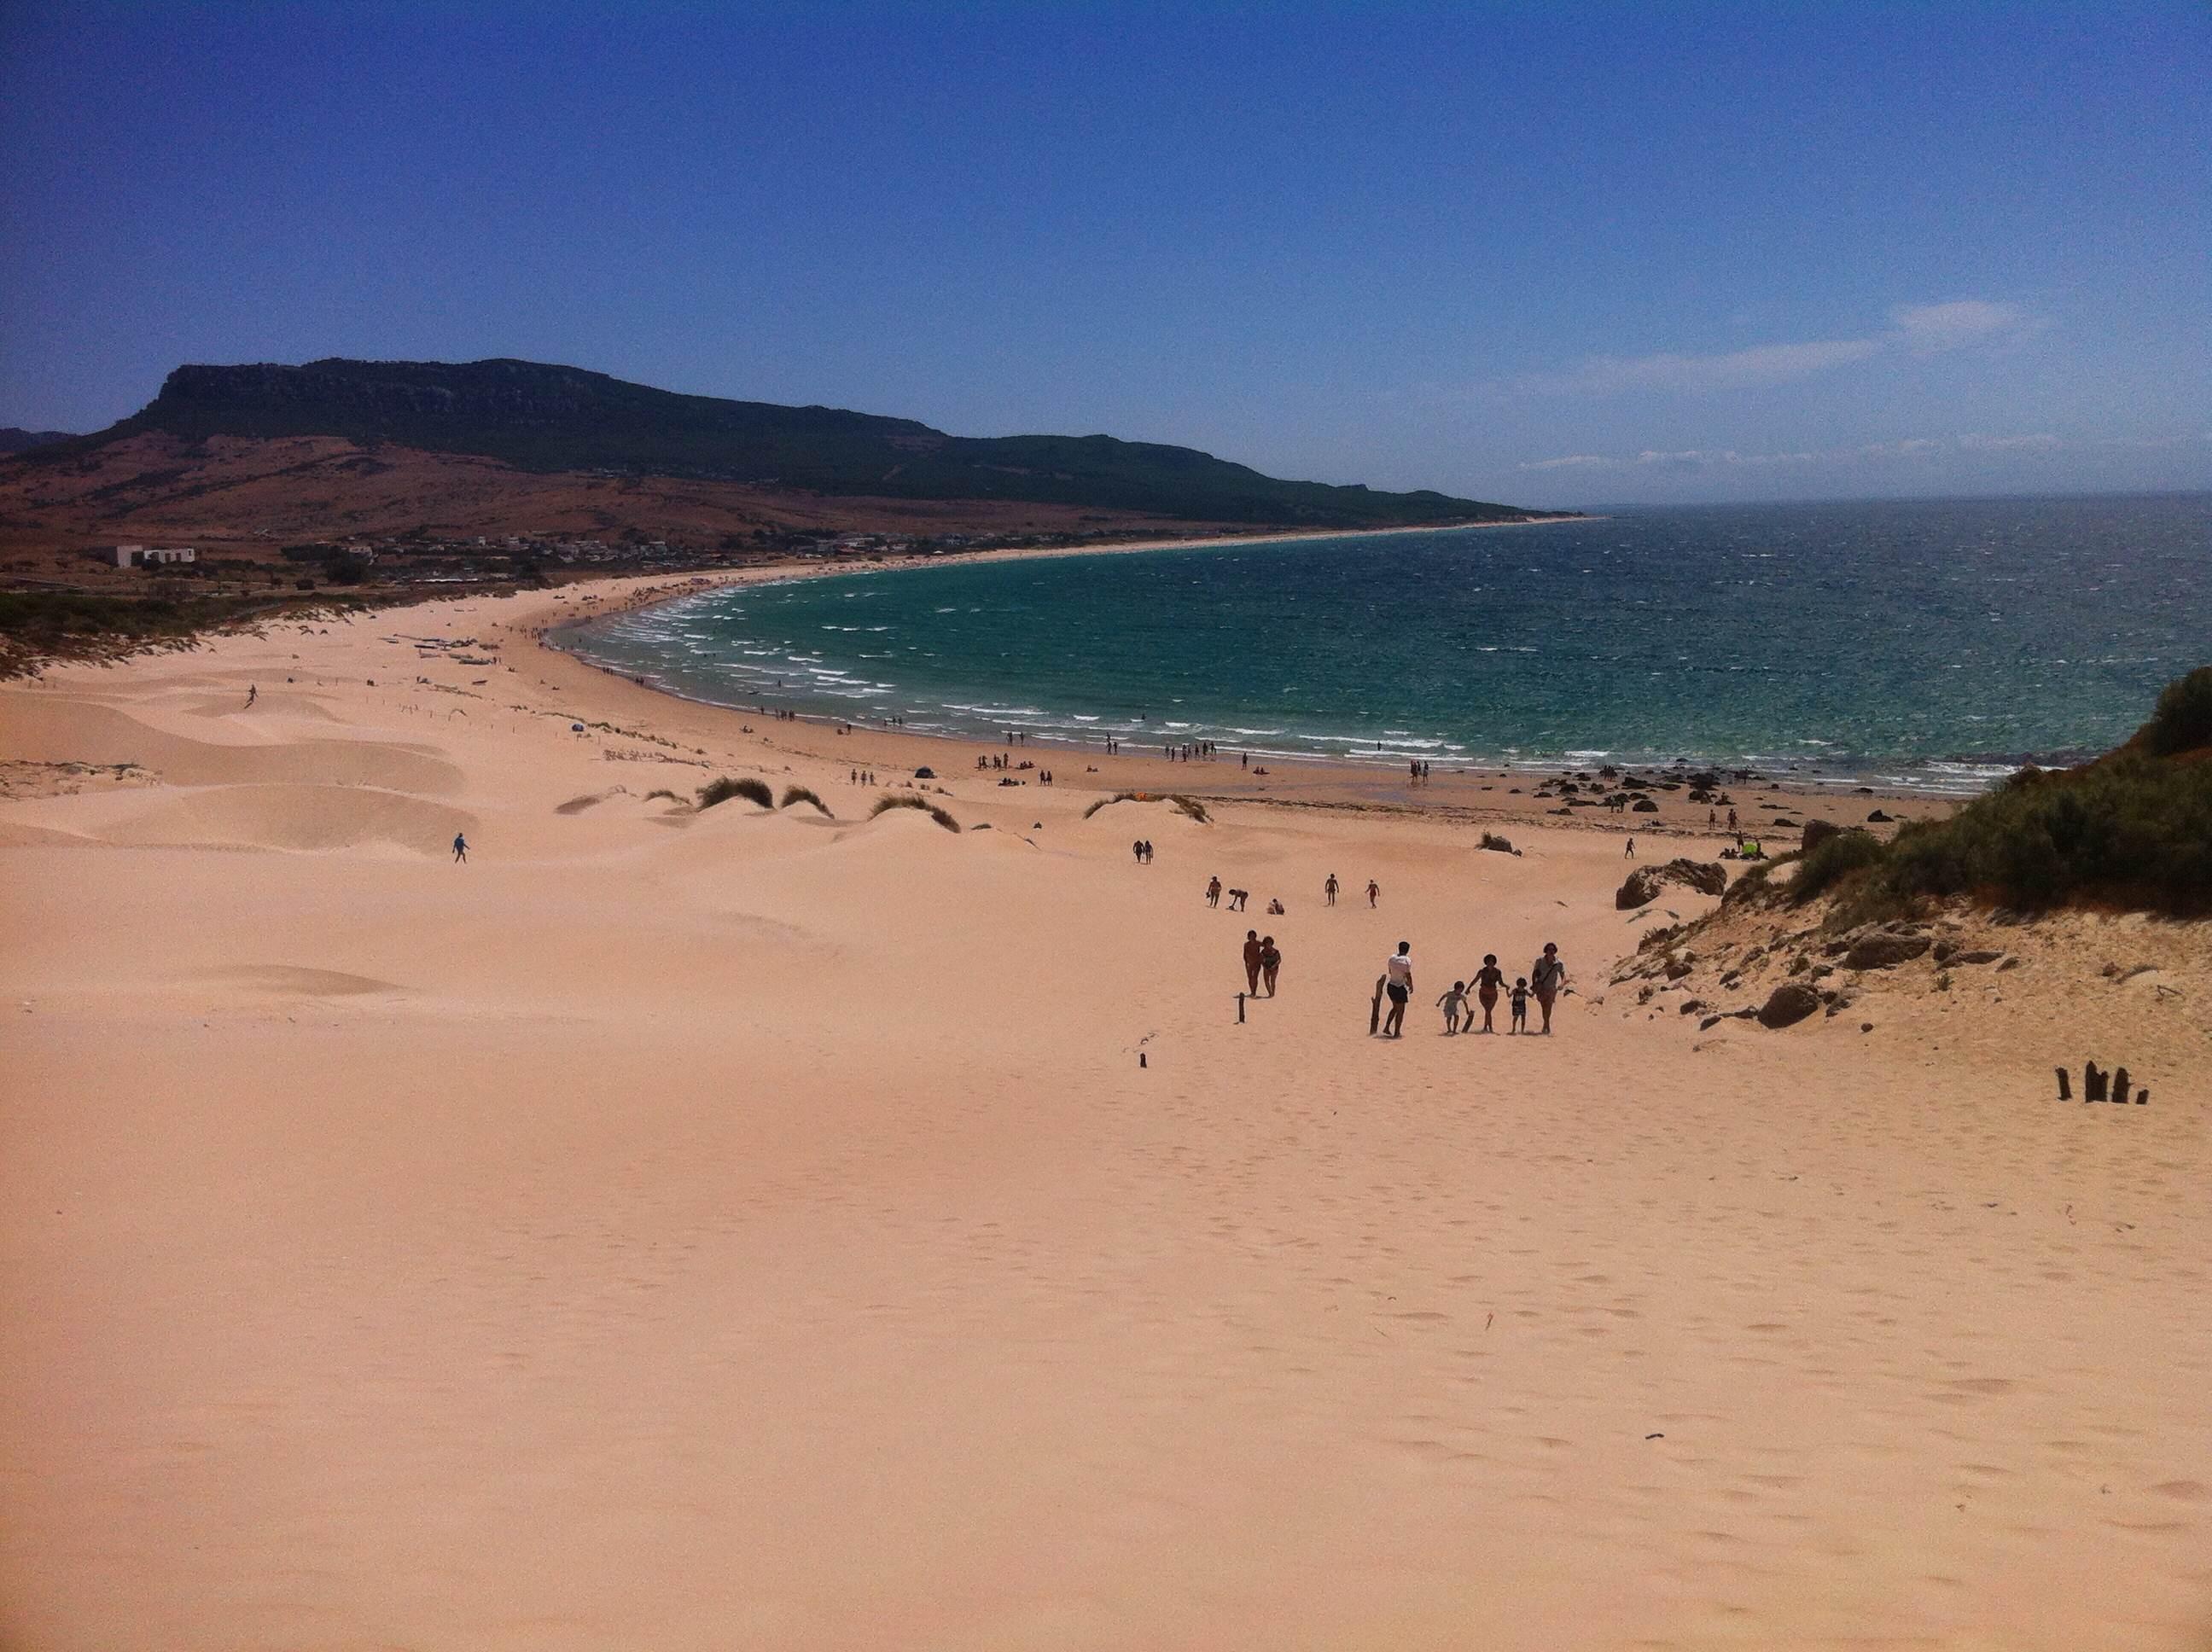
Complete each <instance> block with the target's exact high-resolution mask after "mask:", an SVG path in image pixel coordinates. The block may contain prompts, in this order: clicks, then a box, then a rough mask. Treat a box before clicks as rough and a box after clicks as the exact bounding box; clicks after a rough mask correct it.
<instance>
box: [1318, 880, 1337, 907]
mask: <svg viewBox="0 0 2212 1652" xmlns="http://www.w3.org/2000/svg"><path fill="white" fill-rule="evenodd" d="M1336 888H1337V884H1336V874H1335V873H1334V872H1331V873H1329V875H1328V882H1327V883H1326V884H1322V886H1321V892H1322V894H1323V895H1325V896H1328V903H1329V905H1331V906H1334V905H1335V904H1336Z"/></svg>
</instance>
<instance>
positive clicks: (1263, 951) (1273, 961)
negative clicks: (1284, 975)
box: [1260, 935, 1283, 998]
mask: <svg viewBox="0 0 2212 1652" xmlns="http://www.w3.org/2000/svg"><path fill="white" fill-rule="evenodd" d="M1282 968H1283V955H1282V952H1281V951H1280V950H1279V948H1278V947H1277V946H1276V945H1275V938H1274V937H1273V935H1262V936H1261V938H1260V978H1261V980H1262V981H1265V982H1267V996H1268V997H1269V998H1273V997H1274V995H1275V977H1276V975H1279V973H1281V970H1282Z"/></svg>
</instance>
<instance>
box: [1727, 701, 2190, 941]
mask: <svg viewBox="0 0 2212 1652" xmlns="http://www.w3.org/2000/svg"><path fill="white" fill-rule="evenodd" d="M2208 746H2212V666H2205V667H2199V668H2198V669H2197V670H2196V671H2191V672H2190V673H2189V675H2188V676H2186V677H2182V678H2180V679H2179V680H2178V681H2176V682H2174V683H2170V684H2168V685H2167V687H2166V691H2165V692H2164V693H2162V694H2161V695H2159V699H2158V708H2157V710H2156V711H2155V712H2154V714H2152V717H2151V719H2150V720H2149V721H2148V722H2147V723H2145V724H2144V725H2143V726H2142V729H2141V730H2140V731H2139V732H2137V733H2136V736H2135V738H2132V739H2130V741H2129V742H2128V743H2127V744H2126V745H2124V747H2122V748H2121V749H2120V750H2118V751H2116V752H2114V753H2112V755H2111V756H2106V757H2101V758H2100V759H2098V760H2097V761H2096V762H2092V763H2087V764H2084V765H2083V766H2082V767H2081V768H2066V769H2040V768H2023V769H2021V771H2020V772H2019V773H2018V774H2015V775H2014V776H2013V777H2012V778H2011V779H2010V780H2007V781H2006V782H2005V783H2004V784H2003V785H2002V786H2001V787H1998V788H1997V789H1996V790H1995V791H1993V792H1990V793H1986V794H1985V795H1984V796H1982V797H1978V798H1976V799H1974V800H1973V801H1972V803H1969V804H1968V805H1966V807H1964V808H1963V809H1961V810H1960V811H1959V812H1958V813H1957V814H1955V815H1953V816H1952V817H1950V818H1949V819H1948V820H1927V821H1918V822H1915V823H1913V824H1911V825H1909V826H1907V827H1905V828H1904V829H1902V830H1901V831H1899V833H1898V835H1897V836H1896V838H1895V839H1894V840H1893V841H1891V842H1890V843H1888V844H1886V845H1885V844H1883V843H1881V842H1880V841H1877V840H1876V839H1875V838H1873V837H1871V836H1869V835H1868V834H1866V833H1863V832H1857V831H1850V832H1841V833H1838V834H1837V835H1835V836H1833V837H1831V838H1828V839H1826V840H1825V841H1822V842H1821V843H1820V844H1819V845H1818V846H1816V847H1814V849H1813V850H1812V851H1811V852H1810V853H1807V854H1805V855H1804V856H1802V861H1801V864H1800V865H1799V867H1798V870H1797V876H1796V881H1795V882H1794V883H1793V884H1791V886H1790V899H1791V900H1792V901H1793V902H1798V903H1802V902H1807V901H1810V900H1812V899H1814V898H1815V897H1816V896H1825V895H1833V896H1836V897H1837V915H1836V921H1843V922H1850V921H1857V920H1863V919H1866V918H1869V917H1873V916H1879V915H1886V914H1893V913H1895V912H1897V911H1899V910H1901V909H1903V908H1908V907H1910V906H1911V905H1912V904H1913V903H1915V902H1921V901H1924V900H1928V899H1938V900H1942V899H1953V898H1958V897H1966V898H1968V899H1972V900H1975V901H1979V902H1986V903H1990V904H2002V905H2006V906H2014V907H2020V908H2027V909H2028V910H2032V911H2039V910H2047V909H2049V908H2053V907H2060V906H2066V905H2088V904H2095V905H2100V906H2108V907H2114V908H2121V909H2124V910H2127V911H2136V912H2154V913H2159V914H2163V915H2166V916H2168V917H2175V918H2192V917H2201V916H2205V915H2212V762H2207V761H2203V757H2204V756H2205V751H2206V748H2207V747H2208ZM1756 876H1757V874H1756V873H1754V874H1750V875H1747V876H1746V877H1745V878H1743V879H1742V880H1741V882H1740V883H1739V884H1737V886H1736V887H1735V889H1733V890H1729V899H1730V900H1731V901H1734V900H1738V899H1749V900H1753V901H1756V900H1757V899H1759V896H1760V893H1761V891H1762V890H1763V889H1764V888H1765V880H1764V878H1760V879H1759V887H1757V888H1754V887H1753V878H1754V877H1756Z"/></svg>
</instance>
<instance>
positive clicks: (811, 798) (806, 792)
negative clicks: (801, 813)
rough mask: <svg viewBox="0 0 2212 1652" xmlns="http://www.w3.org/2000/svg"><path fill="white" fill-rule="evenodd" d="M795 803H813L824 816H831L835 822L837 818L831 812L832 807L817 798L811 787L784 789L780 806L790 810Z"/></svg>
mask: <svg viewBox="0 0 2212 1652" xmlns="http://www.w3.org/2000/svg"><path fill="white" fill-rule="evenodd" d="M794 803H811V804H812V805H814V806H815V807H816V808H817V809H819V810H820V811H822V812H823V814H825V815H829V818H830V819H832V820H835V819H836V818H837V817H836V815H835V814H833V813H831V812H830V809H829V805H828V804H826V803H824V802H823V801H822V799H820V798H818V797H817V796H816V795H815V794H814V793H813V791H812V789H811V787H804V786H787V787H784V788H783V802H782V803H781V805H779V806H780V807H781V808H785V809H788V808H790V807H791V805H793V804H794Z"/></svg>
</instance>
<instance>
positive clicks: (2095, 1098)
mask: <svg viewBox="0 0 2212 1652" xmlns="http://www.w3.org/2000/svg"><path fill="white" fill-rule="evenodd" d="M2107 1082H2108V1081H2107V1079H2106V1075H2105V1074H2103V1073H2101V1072H2098V1071H2097V1064H2096V1063H2095V1062H2094V1061H2084V1062H2083V1063H2082V1064H2081V1099H2082V1100H2083V1101H2084V1102H2101V1101H2103V1100H2104V1099H2105V1085H2106V1083H2107Z"/></svg>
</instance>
